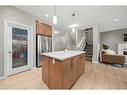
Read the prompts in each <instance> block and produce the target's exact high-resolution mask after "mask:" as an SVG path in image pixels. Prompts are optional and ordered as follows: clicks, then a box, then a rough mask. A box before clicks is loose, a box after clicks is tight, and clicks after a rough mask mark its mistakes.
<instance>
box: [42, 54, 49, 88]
mask: <svg viewBox="0 0 127 95" xmlns="http://www.w3.org/2000/svg"><path fill="white" fill-rule="evenodd" d="M42 80H43V81H44V82H45V84H47V86H49V57H46V56H43V64H42Z"/></svg>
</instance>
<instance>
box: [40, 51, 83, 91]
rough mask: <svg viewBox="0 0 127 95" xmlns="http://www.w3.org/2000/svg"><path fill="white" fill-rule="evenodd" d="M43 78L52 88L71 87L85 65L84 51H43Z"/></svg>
mask: <svg viewBox="0 0 127 95" xmlns="http://www.w3.org/2000/svg"><path fill="white" fill-rule="evenodd" d="M42 57H43V64H42V80H43V81H44V82H45V84H46V85H47V86H48V88H50V89H70V88H71V87H72V86H73V85H74V83H75V82H76V81H77V80H78V79H79V77H80V76H81V74H82V73H83V71H84V67H85V54H84V52H82V51H59V52H49V53H42Z"/></svg>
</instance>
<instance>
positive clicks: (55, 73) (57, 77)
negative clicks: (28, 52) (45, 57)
mask: <svg viewBox="0 0 127 95" xmlns="http://www.w3.org/2000/svg"><path fill="white" fill-rule="evenodd" d="M50 88H53V89H60V88H62V63H61V61H58V60H55V59H53V58H50Z"/></svg>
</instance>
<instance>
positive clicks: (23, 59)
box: [12, 27, 28, 68]
mask: <svg viewBox="0 0 127 95" xmlns="http://www.w3.org/2000/svg"><path fill="white" fill-rule="evenodd" d="M27 36H28V31H27V30H23V29H19V28H14V27H12V68H18V67H21V66H25V65H27V64H28V62H27V61H28V54H27V51H28V48H27V47H28V39H27Z"/></svg>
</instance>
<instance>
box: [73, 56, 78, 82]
mask: <svg viewBox="0 0 127 95" xmlns="http://www.w3.org/2000/svg"><path fill="white" fill-rule="evenodd" d="M78 63H79V56H76V57H73V58H72V70H73V74H72V79H73V83H75V81H76V80H77V79H78Z"/></svg>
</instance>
